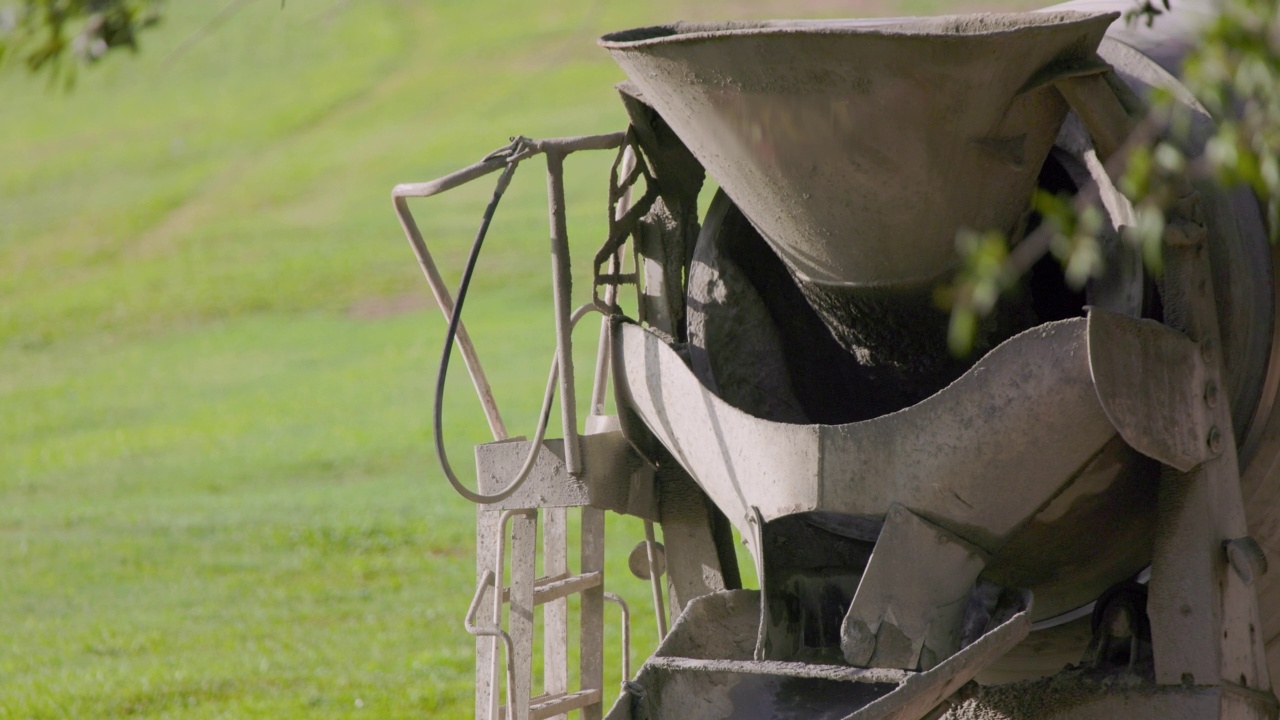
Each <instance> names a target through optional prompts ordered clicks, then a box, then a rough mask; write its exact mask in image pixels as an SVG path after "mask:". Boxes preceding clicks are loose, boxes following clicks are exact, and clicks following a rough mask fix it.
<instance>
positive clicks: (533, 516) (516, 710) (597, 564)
mask: <svg viewBox="0 0 1280 720" xmlns="http://www.w3.org/2000/svg"><path fill="white" fill-rule="evenodd" d="M581 511H582V527H581V541H580V556H579V567H580V572H579V573H577V574H571V573H570V572H569V567H568V566H569V563H568V559H569V558H568V555H569V552H568V550H569V542H568V532H567V530H568V527H567V525H568V523H567V520H568V508H563V507H549V508H542V509H540V510H539V509H526V510H491V509H486V508H485V507H484V506H477V508H476V576H477V587H476V593H475V596H474V598H473V599H472V602H471V607H470V609H469V610H468V612H467V617H466V621H465V625H466V629H467V631H468V632H470V633H471V634H473V635H475V636H476V695H475V701H476V713H475V717H476V719H477V720H543V719H544V718H564V717H566V716H567V714H568V713H569V712H571V711H574V710H580V711H581V717H582V718H583V720H600V718H601V717H602V715H603V700H604V603H605V600H606V599H609V600H613V601H615V602H618V603H619V604H620V605H621V606H622V609H623V628H624V633H623V634H624V643H623V645H624V647H623V665H624V667H623V673H624V676H626V675H627V674H629V669H630V668H629V667H627V666H628V665H629V662H628V661H627V656H628V655H629V650H630V648H629V647H628V646H629V644H630V643H629V642H626V640H627V639H628V638H627V637H626V636H627V635H629V633H628V632H627V623H628V621H629V618H628V615H629V613H628V612H627V608H626V605H625V603H622V601H621V600H620V599H618V598H617V597H616V596H613V595H612V593H605V591H604V511H603V510H600V509H597V508H591V507H583V508H582V509H581ZM539 516H541V519H542V523H541V524H542V531H543V536H544V537H543V558H542V561H543V572H544V573H545V574H543V575H542V576H537V575H536V573H537V546H538V529H539V528H538V526H539ZM508 538H510V540H511V549H510V568H511V573H510V578H511V579H510V584H509V585H506V584H505V583H504V581H503V577H504V575H505V573H506V565H507V556H508V550H507V540H508ZM574 594H577V595H580V596H581V606H580V611H579V618H578V620H579V623H580V626H579V638H578V639H579V646H580V648H579V669H578V672H579V679H580V682H579V685H580V688H579V689H578V690H577V691H575V692H569V654H568V649H569V604H568V597H569V596H570V595H574ZM482 606H483V607H487V608H488V609H489V611H490V614H489V617H488V618H487V624H485V625H477V624H476V615H477V614H478V613H479V610H480V608H481V607H482ZM504 606H506V607H509V611H508V613H507V615H508V618H507V623H506V629H505V630H504V629H503V621H502V619H503V618H502V616H503V608H504ZM538 607H542V608H543V610H542V612H543V643H542V645H543V653H544V655H543V688H542V693H541V694H539V695H537V696H534V695H533V694H532V693H533V688H532V684H533V651H534V619H535V618H534V613H535V608H538ZM499 644H501V645H502V647H501V648H500V647H499ZM503 656H505V672H504V667H503V666H504V662H503ZM504 675H505V678H504ZM503 685H506V686H507V689H506V693H505V694H506V700H507V704H506V705H502V704H500V696H501V695H502V687H503Z"/></svg>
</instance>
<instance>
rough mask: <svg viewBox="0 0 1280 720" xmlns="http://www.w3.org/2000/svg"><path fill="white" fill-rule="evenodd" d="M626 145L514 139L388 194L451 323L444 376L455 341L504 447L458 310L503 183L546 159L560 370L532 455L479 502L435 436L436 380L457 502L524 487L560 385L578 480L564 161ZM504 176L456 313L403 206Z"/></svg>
mask: <svg viewBox="0 0 1280 720" xmlns="http://www.w3.org/2000/svg"><path fill="white" fill-rule="evenodd" d="M625 139H626V133H625V132H617V133H609V134H605V135H589V136H578V137H563V138H550V139H545V140H531V139H529V138H524V137H516V138H513V139H512V142H511V144H509V145H507V146H505V147H503V148H500V149H499V150H497V151H495V152H493V153H490V154H489V155H488V156H486V157H485V158H484V159H483V160H481V161H480V162H478V163H475V164H473V165H470V166H468V167H465V168H463V169H461V170H458V171H456V172H454V173H451V174H449V175H446V176H444V177H442V178H438V179H436V180H432V181H430V182H425V183H403V184H400V185H397V186H396V187H395V188H394V189H392V191H391V197H392V202H393V206H394V207H395V211H396V216H397V217H398V218H399V220H400V227H401V229H402V230H403V231H404V233H405V237H406V238H407V239H408V240H409V245H410V247H412V249H413V252H414V254H415V255H416V256H417V258H418V264H419V265H420V266H421V267H422V271H423V274H424V275H425V277H426V279H427V284H428V285H429V286H430V287H431V291H432V294H433V296H434V297H435V299H436V303H437V304H438V305H439V306H440V309H441V311H442V312H443V313H444V314H445V317H446V318H448V320H449V323H450V329H449V334H448V336H447V341H446V348H445V353H446V354H445V357H444V358H443V359H442V361H441V370H440V372H441V375H443V373H444V372H446V371H447V366H448V351H449V345H450V342H451V341H452V340H453V339H454V337H455V336H456V340H457V343H458V346H459V349H460V350H461V352H462V356H463V360H464V362H465V364H466V366H467V371H468V374H469V375H470V376H471V381H472V384H473V385H474V386H475V389H476V394H477V396H478V397H479V399H480V403H481V405H482V407H483V408H484V412H485V417H486V420H487V421H488V424H489V428H490V431H491V432H492V433H493V436H494V439H495V440H505V439H507V438H508V437H509V436H508V433H507V429H506V425H505V424H504V423H503V421H502V416H501V413H500V412H499V410H498V404H497V401H496V399H495V398H494V396H493V390H492V388H491V386H490V385H489V381H488V378H487V377H486V376H485V373H484V368H483V366H482V365H481V363H480V359H479V355H478V354H477V353H476V350H475V345H474V343H472V341H471V337H470V335H469V334H468V333H467V331H466V327H465V326H464V325H463V324H462V321H461V305H462V301H463V300H464V299H465V293H466V285H467V282H468V281H469V279H470V270H472V269H473V268H474V263H475V259H476V255H477V254H478V252H479V248H480V244H481V242H483V240H484V235H485V233H486V232H487V230H488V224H489V221H490V219H491V218H492V214H493V211H494V210H495V209H496V206H497V202H498V200H499V198H500V197H501V196H502V193H503V192H504V191H505V189H506V186H507V183H509V182H510V178H511V174H512V173H513V172H514V170H515V168H516V166H517V165H518V164H519V163H520V162H521V161H522V160H525V159H527V158H529V157H532V156H533V155H536V154H539V153H544V154H546V155H547V171H548V183H547V186H548V187H547V190H548V202H549V212H550V215H551V231H552V233H551V241H552V254H553V257H554V259H555V265H554V268H553V284H554V294H555V297H554V300H555V311H556V360H557V362H556V363H554V364H553V366H552V371H551V374H552V377H551V378H549V379H548V390H547V393H545V394H544V403H543V410H542V412H541V413H540V415H539V424H538V428H539V430H538V432H537V434H536V437H535V440H534V442H533V443H532V444H531V446H530V449H529V455H528V457H527V458H526V460H525V463H524V465H523V467H522V468H521V471H520V473H519V474H518V475H517V477H516V478H514V479H512V480H511V481H510V482H508V483H507V484H506V486H505V487H504V488H503V489H502V490H499V491H497V492H494V493H491V494H482V493H479V492H476V491H473V490H470V489H468V488H467V487H465V486H464V485H462V483H461V481H460V480H458V478H457V476H456V475H455V474H454V472H453V469H452V467H451V466H450V464H449V461H448V457H447V455H446V453H445V450H444V442H443V439H442V431H441V429H440V418H439V414H440V413H439V407H440V402H441V395H442V393H443V385H444V383H443V378H440V379H439V382H438V383H437V392H436V396H437V397H436V407H437V410H436V418H435V420H436V428H435V436H436V446H437V454H438V455H439V459H440V464H441V467H442V469H443V470H444V472H445V476H446V478H447V479H448V480H449V483H450V484H451V485H452V486H453V488H454V489H455V490H456V491H457V492H458V493H459V494H461V495H462V496H463V497H466V498H467V499H468V500H471V501H472V502H475V503H493V502H498V501H500V500H502V499H504V498H507V497H509V496H510V495H511V494H513V493H514V492H515V491H516V490H517V489H518V488H519V486H520V485H521V484H522V483H523V480H524V479H525V478H526V477H527V476H528V472H529V470H530V469H532V467H533V464H534V463H535V462H536V460H537V456H538V452H539V450H540V445H541V442H542V438H543V436H544V434H545V428H546V422H547V419H548V413H549V411H550V406H551V402H550V401H551V399H552V396H553V393H554V386H555V384H556V383H557V381H558V384H559V386H560V395H561V406H562V407H561V410H562V415H563V417H562V424H563V426H564V428H563V430H564V440H565V464H566V466H567V468H568V470H569V473H570V474H573V475H576V474H580V473H581V472H582V467H581V459H580V457H579V449H578V435H579V433H578V429H577V409H576V407H575V404H574V388H573V358H572V329H573V327H574V325H576V322H577V319H580V317H581V315H582V314H583V309H582V308H579V309H578V310H577V311H573V312H571V311H570V309H569V300H570V282H571V279H570V277H569V256H568V240H567V231H566V229H565V219H564V183H563V178H562V162H563V159H564V157H565V156H566V155H568V154H570V153H573V152H577V151H579V150H608V149H613V148H618V147H620V146H621V145H622V144H623V142H624V141H625ZM503 168H505V171H504V173H503V176H502V177H501V178H500V179H499V181H498V185H497V187H496V188H495V190H494V195H493V199H492V200H491V201H490V203H489V207H488V208H487V210H486V213H485V216H484V219H483V221H482V223H481V227H480V230H479V232H478V233H477V236H476V241H475V243H474V245H473V248H472V254H471V257H470V258H469V260H468V268H467V272H466V273H465V274H464V278H463V284H462V287H461V288H460V291H459V293H458V302H457V304H456V305H455V303H454V300H453V297H452V296H450V294H449V291H448V288H447V287H446V286H445V284H444V280H443V278H441V276H440V273H439V270H438V268H437V267H436V264H435V261H434V259H433V258H432V256H431V252H430V250H429V249H428V247H427V244H426V241H425V240H424V239H423V236H422V232H421V230H420V229H419V228H418V225H417V222H416V221H415V220H414V218H413V214H412V213H411V212H410V211H409V207H408V198H411V197H431V196H433V195H438V194H440V193H442V192H446V191H448V190H452V189H453V188H456V187H459V186H461V185H464V184H466V183H468V182H471V181H472V180H475V179H478V178H480V177H483V176H485V175H488V174H490V173H492V172H495V171H497V170H499V169H503ZM561 369H563V370H564V372H560V370H561Z"/></svg>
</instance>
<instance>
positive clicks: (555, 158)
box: [547, 151, 582, 475]
mask: <svg viewBox="0 0 1280 720" xmlns="http://www.w3.org/2000/svg"><path fill="white" fill-rule="evenodd" d="M547 209H548V211H549V214H550V216H551V281H552V285H553V287H554V289H555V298H554V300H555V316H556V318H555V319H556V358H557V360H558V361H559V362H560V417H561V421H562V423H563V424H564V461H565V466H566V467H567V468H568V471H569V474H570V475H580V474H582V457H581V453H580V451H579V448H578V403H577V394H576V390H575V388H574V386H573V332H572V329H571V325H570V321H569V316H570V314H571V312H572V309H573V307H572V303H573V300H572V296H573V272H572V266H571V264H570V262H569V229H568V224H567V222H566V220H565V201H564V155H562V154H561V153H560V152H558V151H549V152H547Z"/></svg>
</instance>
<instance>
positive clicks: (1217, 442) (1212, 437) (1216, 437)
mask: <svg viewBox="0 0 1280 720" xmlns="http://www.w3.org/2000/svg"><path fill="white" fill-rule="evenodd" d="M1209 451H1210V452H1212V453H1213V454H1215V455H1217V454H1218V453H1220V452H1222V433H1221V432H1219V431H1218V426H1217V425H1214V426H1213V427H1211V428H1209Z"/></svg>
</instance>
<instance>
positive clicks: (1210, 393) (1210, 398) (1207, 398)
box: [1204, 380, 1218, 408]
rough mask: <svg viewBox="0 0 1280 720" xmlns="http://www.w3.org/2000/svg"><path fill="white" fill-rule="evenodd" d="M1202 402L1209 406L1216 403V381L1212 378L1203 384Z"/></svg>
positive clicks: (1213, 405)
mask: <svg viewBox="0 0 1280 720" xmlns="http://www.w3.org/2000/svg"><path fill="white" fill-rule="evenodd" d="M1204 404H1205V405H1208V406H1209V407H1211V408H1212V407H1215V406H1216V405H1217V404H1218V383H1216V382H1214V381H1212V380H1210V381H1209V382H1207V383H1205V384H1204Z"/></svg>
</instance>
